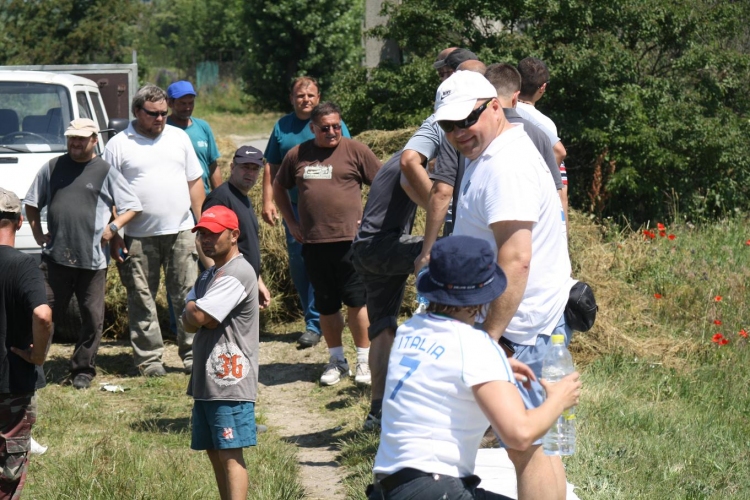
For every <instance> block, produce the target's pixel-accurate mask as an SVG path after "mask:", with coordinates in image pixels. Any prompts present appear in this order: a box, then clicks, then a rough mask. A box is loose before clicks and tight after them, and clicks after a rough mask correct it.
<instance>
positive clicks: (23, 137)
mask: <svg viewBox="0 0 750 500" xmlns="http://www.w3.org/2000/svg"><path fill="white" fill-rule="evenodd" d="M76 118H90V119H92V120H94V122H96V123H97V125H98V126H99V129H100V130H102V131H104V130H106V129H107V128H108V126H109V120H108V117H107V111H106V109H105V108H104V104H103V100H102V96H101V93H100V91H99V87H98V86H97V84H96V83H94V82H93V81H91V80H89V79H87V78H82V77H80V76H74V75H70V74H59V73H49V72H43V71H16V70H11V71H4V70H3V71H0V186H2V187H3V188H5V189H9V190H11V191H13V192H15V193H16V194H17V195H18V197H19V198H21V199H23V197H24V196H26V193H27V191H28V190H29V186H31V183H32V181H33V180H34V177H35V176H36V173H37V172H38V171H39V169H40V168H41V167H42V166H43V165H44V164H45V163H46V162H48V161H49V160H51V159H52V158H55V157H57V156H60V155H62V154H64V153H65V152H66V151H67V142H66V139H65V136H64V135H63V134H64V132H65V129H66V128H67V126H68V124H69V123H70V122H71V120H74V119H76ZM118 125H119V126H118V127H117V128H120V127H122V126H123V125H122V124H118ZM124 125H127V120H124ZM108 139H109V134H108V133H106V132H104V133H100V134H99V143H98V144H97V154H100V155H101V154H102V153H103V151H104V146H105V144H106V142H107V140H108ZM25 217H26V215H25V213H24V218H25ZM41 217H42V226H43V229H44V231H45V232H46V209H43V210H42V212H41ZM16 248H17V249H19V250H21V251H24V252H29V253H41V248H40V247H39V245H37V243H36V241H34V237H33V235H32V233H31V227H30V226H29V223H28V221H25V222H24V224H23V227H22V228H21V230H20V231H18V232H17V233H16Z"/></svg>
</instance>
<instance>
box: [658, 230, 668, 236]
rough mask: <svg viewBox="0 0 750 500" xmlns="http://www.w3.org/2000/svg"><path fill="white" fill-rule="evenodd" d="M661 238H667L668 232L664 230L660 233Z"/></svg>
mask: <svg viewBox="0 0 750 500" xmlns="http://www.w3.org/2000/svg"><path fill="white" fill-rule="evenodd" d="M659 236H661V237H662V238H666V237H667V232H666V231H664V230H663V229H662V230H661V231H659Z"/></svg>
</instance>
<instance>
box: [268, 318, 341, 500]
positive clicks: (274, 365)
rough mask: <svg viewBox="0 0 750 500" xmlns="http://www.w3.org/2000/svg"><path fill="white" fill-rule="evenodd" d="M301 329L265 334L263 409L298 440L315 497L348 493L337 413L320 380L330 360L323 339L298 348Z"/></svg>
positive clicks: (303, 472) (275, 427)
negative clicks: (321, 394)
mask: <svg viewBox="0 0 750 500" xmlns="http://www.w3.org/2000/svg"><path fill="white" fill-rule="evenodd" d="M298 336H299V333H281V334H279V333H277V334H267V335H264V334H262V335H261V346H260V370H259V371H260V375H259V378H260V387H259V402H258V411H259V413H261V414H262V415H263V417H264V418H265V420H266V422H267V423H268V425H269V427H270V429H271V430H272V431H274V432H276V433H277V434H278V435H279V436H281V437H282V438H283V439H285V440H287V441H289V442H291V443H295V444H296V445H297V459H298V461H299V465H300V476H299V477H300V482H301V483H302V485H303V486H304V488H305V492H306V496H305V498H309V499H319V500H323V499H325V500H328V499H339V498H344V494H343V488H342V487H341V478H342V471H341V470H340V469H339V467H338V464H337V463H336V456H337V454H338V448H337V447H336V446H335V442H336V441H337V437H336V436H335V434H337V433H338V431H340V430H341V426H340V425H339V423H338V421H337V419H336V417H335V415H334V414H333V413H332V412H330V411H328V410H326V408H325V407H324V406H323V405H322V404H321V400H320V397H319V394H318V393H319V392H320V391H329V390H331V391H334V390H335V389H334V388H319V387H318V384H317V383H316V380H317V379H318V377H319V376H320V373H321V372H322V367H323V364H324V363H325V362H326V361H327V360H328V356H327V352H326V350H325V349H324V348H323V346H322V345H321V344H319V345H318V346H316V347H314V348H309V349H304V350H298V349H297V346H296V339H297V337H298Z"/></svg>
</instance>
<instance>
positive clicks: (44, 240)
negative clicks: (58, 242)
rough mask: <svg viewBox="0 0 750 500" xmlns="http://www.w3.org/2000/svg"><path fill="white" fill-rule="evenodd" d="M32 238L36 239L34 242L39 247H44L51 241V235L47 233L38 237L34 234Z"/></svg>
mask: <svg viewBox="0 0 750 500" xmlns="http://www.w3.org/2000/svg"><path fill="white" fill-rule="evenodd" d="M34 239H35V240H36V244H37V245H39V246H40V247H46V246H47V245H49V244H50V243H51V242H52V236H50V234H49V233H46V234H43V235H41V236H40V237H39V238H37V237H36V235H34Z"/></svg>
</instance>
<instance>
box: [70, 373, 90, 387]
mask: <svg viewBox="0 0 750 500" xmlns="http://www.w3.org/2000/svg"><path fill="white" fill-rule="evenodd" d="M73 387H75V388H76V389H88V388H89V387H91V377H89V376H88V375H86V374H85V373H79V374H78V375H76V376H75V377H73Z"/></svg>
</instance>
